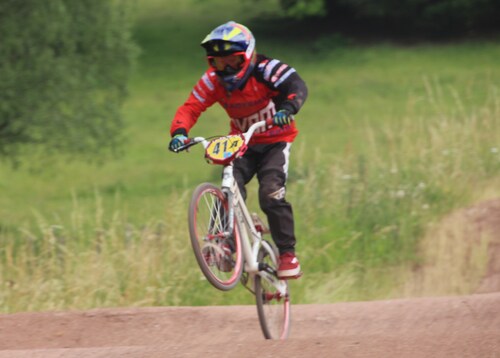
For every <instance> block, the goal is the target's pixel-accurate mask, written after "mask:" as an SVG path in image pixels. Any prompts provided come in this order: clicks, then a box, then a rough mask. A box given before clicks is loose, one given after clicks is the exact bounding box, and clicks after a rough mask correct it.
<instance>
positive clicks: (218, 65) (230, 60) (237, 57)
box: [207, 52, 245, 73]
mask: <svg viewBox="0 0 500 358" xmlns="http://www.w3.org/2000/svg"><path fill="white" fill-rule="evenodd" d="M207 58H208V64H209V65H210V66H211V67H213V68H214V69H215V70H216V71H219V72H226V73H237V72H238V71H240V70H241V69H242V68H243V66H244V64H245V52H235V53H232V54H230V55H228V56H207Z"/></svg>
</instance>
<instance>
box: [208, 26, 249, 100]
mask: <svg viewBox="0 0 500 358" xmlns="http://www.w3.org/2000/svg"><path fill="white" fill-rule="evenodd" d="M201 46H203V48H205V51H206V52H207V59H208V64H209V65H210V66H211V67H212V68H213V69H214V70H215V72H216V73H217V75H218V76H219V78H220V79H221V80H222V82H223V84H224V86H225V87H226V89H227V90H228V91H233V90H235V89H236V88H238V87H240V86H241V84H243V83H244V82H245V81H246V79H247V78H248V76H249V75H250V73H251V72H252V70H253V68H254V66H255V61H256V55H255V38H254V37H253V35H252V33H251V32H250V30H249V29H248V28H247V27H245V26H243V25H241V24H238V23H236V22H234V21H229V22H227V23H225V24H223V25H220V26H218V27H216V28H215V29H214V30H213V31H212V32H211V33H209V34H208V35H207V37H205V39H204V40H203V41H202V42H201Z"/></svg>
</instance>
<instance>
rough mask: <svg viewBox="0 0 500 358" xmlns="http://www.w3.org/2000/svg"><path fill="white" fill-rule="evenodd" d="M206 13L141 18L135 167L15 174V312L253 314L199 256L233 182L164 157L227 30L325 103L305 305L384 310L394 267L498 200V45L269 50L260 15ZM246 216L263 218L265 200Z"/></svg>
mask: <svg viewBox="0 0 500 358" xmlns="http://www.w3.org/2000/svg"><path fill="white" fill-rule="evenodd" d="M216 3H217V4H219V5H221V6H222V5H228V4H226V3H227V2H226V1H223V0H217V2H216ZM203 4H204V3H203V2H201V1H195V0H191V1H185V2H172V4H169V6H166V5H165V2H163V1H162V2H160V1H153V0H148V1H147V2H146V1H141V2H140V4H138V23H137V26H136V29H135V38H136V39H137V41H138V42H139V44H140V45H141V47H142V55H141V57H140V60H139V63H138V66H137V69H136V72H135V74H134V76H133V78H132V81H131V84H130V97H129V99H128V101H127V103H126V104H125V106H124V116H125V120H126V124H127V129H126V134H127V138H128V141H127V144H126V146H125V147H124V150H123V155H122V156H121V157H119V158H116V159H115V160H111V161H109V162H106V163H104V164H103V165H102V166H94V165H90V164H85V163H80V162H71V163H65V162H56V163H54V164H53V165H50V166H49V165H47V166H44V167H43V170H39V171H35V172H31V171H28V170H17V171H15V170H12V169H11V168H9V167H6V166H2V167H0V193H1V195H0V235H1V240H2V246H1V248H0V286H1V287H0V292H1V294H0V311H4V312H15V311H25V310H45V309H63V308H91V307H98V306H125V305H137V306H144V305H179V304H185V305H191V304H193V305H202V304H244V303H248V304H250V303H252V302H253V301H252V297H251V295H249V294H248V292H247V291H245V290H244V289H243V288H241V287H239V288H237V289H236V290H235V291H234V292H231V293H221V292H219V291H217V290H215V289H213V288H212V287H210V286H209V285H208V284H207V283H206V281H203V280H201V279H200V277H201V274H200V272H199V270H198V268H197V266H196V263H195V261H194V258H193V255H192V253H191V251H190V248H189V241H188V236H187V224H186V212H187V205H188V201H189V196H190V192H191V191H192V190H193V189H194V187H195V186H196V185H197V184H198V183H200V182H202V181H214V182H217V181H218V175H219V174H218V173H219V168H217V167H214V166H209V165H208V164H206V163H205V161H204V160H203V158H202V153H201V151H200V150H199V149H193V150H192V151H191V153H189V154H179V155H173V154H171V153H169V152H168V151H167V149H166V148H167V144H168V139H169V135H168V129H169V125H170V120H171V118H172V117H173V115H174V113H175V110H176V108H177V107H178V106H179V105H180V104H181V103H182V102H183V101H184V100H185V99H186V98H187V96H188V94H189V92H190V90H191V88H192V86H193V84H194V83H195V82H196V81H197V80H198V78H199V76H200V75H201V73H202V72H203V70H204V68H205V66H206V62H205V60H204V58H203V53H202V49H201V48H200V47H199V45H198V44H199V42H200V41H201V39H202V38H203V37H204V36H205V35H206V33H208V31H209V30H210V29H211V28H213V27H214V26H216V25H218V24H219V23H222V22H223V21H226V20H228V19H235V20H237V21H242V22H245V21H247V20H248V23H250V24H255V26H257V28H255V32H256V33H258V34H259V37H258V38H257V44H258V49H259V50H260V51H262V52H264V53H266V54H268V55H270V56H273V57H277V58H280V59H282V60H283V61H286V62H289V63H290V64H292V65H293V66H294V67H295V68H296V69H297V70H298V71H299V73H300V74H301V76H302V77H303V78H304V79H305V80H306V82H307V84H308V86H309V90H310V96H309V99H308V101H307V103H306V105H305V106H304V108H303V110H302V112H301V114H300V116H298V118H297V121H298V126H299V130H300V135H299V136H298V138H297V140H296V143H295V144H294V146H293V149H292V163H291V168H290V170H291V172H290V180H289V186H288V199H289V200H290V201H291V202H292V203H293V204H294V209H295V213H296V220H297V235H298V239H299V242H298V254H299V255H300V258H301V263H302V265H303V269H304V271H305V273H306V274H305V276H304V278H303V279H302V280H300V281H298V282H293V283H292V289H293V300H294V302H296V303H313V302H323V303H324V302H332V301H336V300H353V299H373V298H380V297H387V296H388V295H389V294H390V292H392V290H393V289H394V286H395V282H394V279H393V277H392V276H391V275H393V273H394V270H395V269H396V270H397V269H398V268H400V267H407V266H408V265H410V266H411V264H412V263H415V262H420V261H421V260H422V258H421V257H420V256H419V254H418V252H419V251H417V246H418V243H419V240H420V238H421V237H423V236H424V233H425V231H426V224H427V223H428V222H435V221H438V220H439V219H440V217H441V216H442V215H444V214H445V213H447V212H449V211H451V210H453V209H454V208H457V207H461V206H463V205H465V204H467V203H470V202H473V201H474V200H477V199H479V198H481V199H484V198H485V195H486V194H484V193H485V192H486V190H488V188H492V185H493V188H494V185H495V183H496V178H498V176H499V173H500V154H499V153H498V150H499V149H500V123H499V118H500V94H499V92H498V91H499V89H498V83H500V64H499V62H498V58H500V45H498V43H494V42H466V43H449V44H441V45H435V44H420V45H414V46H406V47H402V46H396V45H391V44H378V45H369V46H368V45H366V46H361V45H355V44H352V45H348V46H338V47H335V46H333V47H332V48H330V49H327V50H323V51H320V52H317V51H315V50H314V48H315V46H314V44H315V42H316V41H318V40H321V39H320V38H318V37H312V39H311V41H305V40H298V41H297V43H294V44H293V46H291V45H290V41H289V40H287V41H281V42H279V41H277V40H276V38H275V37H271V36H270V37H269V39H268V38H267V37H266V36H265V31H266V27H264V26H263V25H262V27H258V26H259V22H257V21H254V20H252V18H253V17H255V16H257V15H258V14H259V13H258V12H255V11H256V10H250V9H249V8H248V6H247V5H246V3H244V4H243V5H239V4H232V5H231V6H227V7H224V8H225V11H224V14H225V15H226V16H224V17H221V15H220V14H221V12H220V11H215V10H213V9H215V8H216V6H215V5H214V6H212V7H207V6H206V5H203ZM273 4H274V3H273ZM259 11H260V10H259ZM243 13H244V16H242V15H241V14H243ZM227 125H228V123H227V119H226V117H225V115H224V113H223V111H222V110H221V109H219V108H212V109H210V110H208V111H207V112H206V113H205V114H204V115H203V116H202V118H201V119H200V121H199V122H198V124H197V126H196V127H195V128H194V129H193V131H192V133H191V134H192V135H203V136H209V135H215V134H224V133H226V131H227ZM32 164H33V163H32ZM35 167H36V166H35ZM251 188H252V190H255V183H254V184H252V186H251ZM488 193H489V194H488V195H493V194H495V195H498V192H496V191H495V190H493V189H492V191H491V192H488ZM249 204H250V205H251V206H252V207H253V208H256V201H255V196H253V197H251V198H250V199H249Z"/></svg>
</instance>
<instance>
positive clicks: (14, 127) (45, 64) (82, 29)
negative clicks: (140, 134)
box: [0, 0, 136, 160]
mask: <svg viewBox="0 0 500 358" xmlns="http://www.w3.org/2000/svg"><path fill="white" fill-rule="evenodd" d="M130 10H131V8H130V6H129V5H127V4H126V2H125V1H101V0H84V1H70V0H53V1H39V0H29V1H16V0H5V1H2V2H1V3H0V38H1V39H2V40H1V41H2V43H1V46H0V78H1V79H2V80H1V81H0V160H2V159H3V160H6V159H7V160H14V159H15V158H18V157H19V155H21V154H23V153H26V152H28V151H42V152H44V153H54V152H62V153H66V154H77V153H78V154H84V155H88V156H92V155H93V154H95V153H96V152H101V153H102V151H103V149H111V148H114V147H115V146H116V144H117V143H119V141H120V139H119V138H120V137H119V133H120V130H121V128H122V120H121V116H120V106H121V104H122V102H123V100H124V95H125V94H126V83H127V79H128V76H129V72H130V69H131V65H132V63H133V60H134V57H135V53H136V48H135V46H134V45H133V43H132V41H131V38H130V25H131V18H130Z"/></svg>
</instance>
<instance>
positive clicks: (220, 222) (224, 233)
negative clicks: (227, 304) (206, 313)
mask: <svg viewBox="0 0 500 358" xmlns="http://www.w3.org/2000/svg"><path fill="white" fill-rule="evenodd" d="M227 213H228V202H227V199H226V197H225V195H224V193H222V191H221V190H220V189H219V188H218V187H216V186H215V185H213V184H210V183H203V184H200V185H199V186H198V187H197V188H196V189H195V191H194V192H193V195H192V197H191V202H190V204H189V213H188V222H189V236H190V238H191V245H192V247H193V251H194V254H195V257H196V261H197V262H198V265H199V266H200V269H201V271H202V272H203V274H204V275H205V277H206V278H207V280H208V282H210V283H211V284H212V285H213V286H214V287H216V288H218V289H219V290H222V291H228V290H230V289H232V288H234V287H235V286H236V285H237V284H238V282H239V280H240V277H241V273H242V271H243V253H242V248H241V238H240V231H239V227H238V225H237V222H236V221H235V222H234V225H233V231H232V232H231V233H229V232H228V230H229V220H228V215H227Z"/></svg>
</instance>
